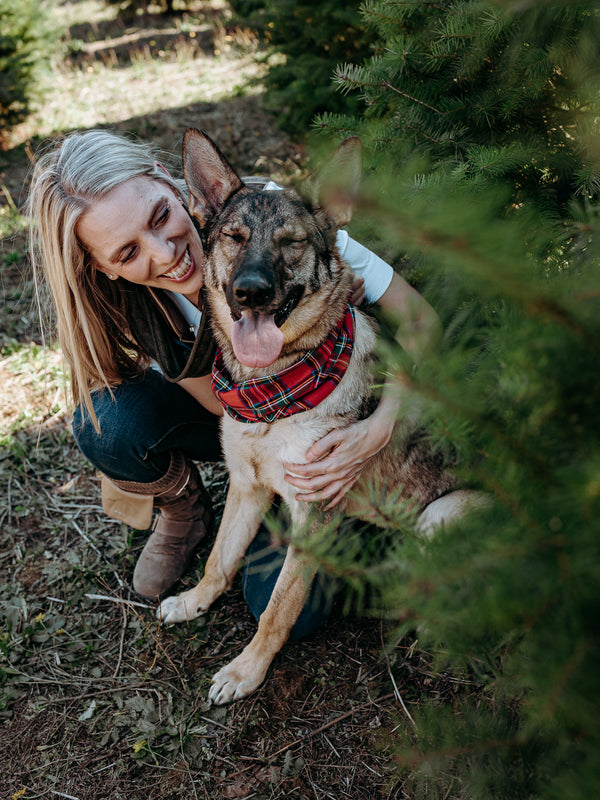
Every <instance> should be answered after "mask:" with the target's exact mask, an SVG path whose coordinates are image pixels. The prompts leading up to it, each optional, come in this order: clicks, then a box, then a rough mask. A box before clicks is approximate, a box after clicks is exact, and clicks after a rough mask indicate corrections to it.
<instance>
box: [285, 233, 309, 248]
mask: <svg viewBox="0 0 600 800" xmlns="http://www.w3.org/2000/svg"><path fill="white" fill-rule="evenodd" d="M307 241H308V239H307V237H306V236H305V237H304V238H302V239H301V238H298V237H294V236H282V237H281V239H280V240H279V246H280V247H302V246H303V245H305V244H306V242H307Z"/></svg>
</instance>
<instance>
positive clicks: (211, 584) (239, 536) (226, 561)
mask: <svg viewBox="0 0 600 800" xmlns="http://www.w3.org/2000/svg"><path fill="white" fill-rule="evenodd" d="M272 499H273V497H272V494H271V493H270V492H269V491H267V490H264V489H261V488H260V487H256V486H249V485H248V484H247V483H245V484H244V485H235V484H234V485H230V487H229V491H228V493H227V500H226V501H225V508H224V510H223V518H222V520H221V524H220V526H219V531H218V533H217V538H216V539H215V543H214V545H213V548H212V550H211V553H210V555H209V557H208V560H207V562H206V566H205V569H204V577H203V578H202V580H201V581H200V583H199V584H198V585H197V586H195V587H194V588H193V589H190V590H189V591H187V592H182V593H181V594H179V595H176V596H174V597H167V598H166V599H165V600H163V601H162V603H161V604H160V606H159V607H158V610H157V616H158V618H159V619H162V620H163V622H166V623H171V622H185V621H186V620H189V619H195V618H196V617H199V616H201V615H202V614H203V613H204V612H205V611H206V610H207V609H208V608H209V607H210V605H211V604H212V603H213V602H214V601H215V600H216V599H217V597H219V596H220V595H221V594H223V592H224V591H226V590H227V589H229V587H230V586H231V582H232V581H233V578H234V576H235V574H236V572H237V570H238V568H239V566H240V563H241V561H242V559H243V557H244V554H245V553H246V550H247V549H248V547H249V545H250V543H251V542H252V540H253V539H254V537H255V536H256V532H257V531H258V528H259V525H260V523H261V522H262V520H263V518H264V516H265V514H266V512H267V510H268V509H269V507H270V505H271V502H272Z"/></svg>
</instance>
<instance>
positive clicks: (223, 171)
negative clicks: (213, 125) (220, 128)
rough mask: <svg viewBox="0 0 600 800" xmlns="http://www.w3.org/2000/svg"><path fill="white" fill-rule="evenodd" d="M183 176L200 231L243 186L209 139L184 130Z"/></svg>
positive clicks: (203, 135) (191, 211)
mask: <svg viewBox="0 0 600 800" xmlns="http://www.w3.org/2000/svg"><path fill="white" fill-rule="evenodd" d="M183 174H184V177H185V182H186V183H187V186H188V189H189V190H190V213H191V214H192V215H193V216H194V217H195V218H196V219H197V220H198V222H199V223H200V225H201V226H202V227H204V226H205V225H206V223H207V222H208V220H209V219H210V218H211V217H212V216H213V215H214V214H216V213H217V212H218V211H220V210H221V209H222V208H223V206H224V205H225V202H226V200H227V198H228V197H229V196H230V195H231V194H233V192H236V191H237V190H238V189H241V187H242V186H243V183H242V181H241V179H240V178H239V177H238V175H237V173H236V171H235V170H234V169H233V167H232V166H231V164H230V163H229V161H227V159H226V158H225V156H224V155H223V154H222V153H221V151H220V150H219V148H218V147H217V145H216V144H215V143H214V142H213V141H212V140H211V138H210V137H209V136H207V135H206V134H205V133H202V132H201V131H198V130H196V129H195V128H188V129H187V131H186V132H185V136H184V137H183Z"/></svg>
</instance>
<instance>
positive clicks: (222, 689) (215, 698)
mask: <svg viewBox="0 0 600 800" xmlns="http://www.w3.org/2000/svg"><path fill="white" fill-rule="evenodd" d="M236 660H237V659H236ZM262 681H263V676H262V675H261V674H259V673H253V672H251V673H247V672H246V671H245V670H242V669H240V668H239V667H238V665H236V664H235V660H234V661H232V662H231V663H230V664H227V665H226V666H225V667H223V668H222V669H220V670H219V671H218V672H217V673H216V675H214V676H213V683H212V686H211V687H210V691H209V692H208V699H209V701H210V702H211V703H213V704H214V705H216V706H222V705H224V704H225V703H232V702H233V701H234V700H241V699H242V698H243V697H247V696H248V695H249V694H252V692H254V691H255V690H256V689H258V687H259V686H260V684H261V683H262Z"/></svg>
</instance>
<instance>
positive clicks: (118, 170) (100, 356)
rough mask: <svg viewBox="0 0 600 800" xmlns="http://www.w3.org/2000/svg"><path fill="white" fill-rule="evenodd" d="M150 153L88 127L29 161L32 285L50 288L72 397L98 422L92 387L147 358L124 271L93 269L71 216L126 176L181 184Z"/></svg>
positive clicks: (126, 373) (111, 382) (178, 188)
mask: <svg viewBox="0 0 600 800" xmlns="http://www.w3.org/2000/svg"><path fill="white" fill-rule="evenodd" d="M155 156H156V154H155V152H154V151H153V150H152V148H150V147H149V146H147V145H145V144H142V143H140V142H137V141H134V140H132V139H129V138H126V137H125V136H122V135H119V134H115V133H110V132H109V131H104V130H91V131H86V132H82V133H73V134H69V135H67V136H65V137H64V138H63V139H62V140H61V141H60V142H58V144H56V145H54V146H53V148H52V150H51V151H49V152H46V153H45V154H43V155H42V156H41V157H40V158H39V159H38V161H37V163H36V165H35V168H34V173H33V179H32V183H31V189H30V192H29V198H28V203H27V210H28V213H29V216H30V219H31V226H30V231H31V239H30V245H31V248H30V249H31V258H32V263H33V268H34V275H35V276H36V285H39V283H40V280H41V281H45V282H47V284H48V286H49V288H50V291H51V294H52V296H53V300H54V305H55V309H56V329H57V334H58V339H59V342H60V345H61V347H62V351H63V355H64V357H65V359H66V360H67V363H68V365H69V368H70V375H71V392H72V395H73V400H74V402H75V403H76V404H81V406H82V410H84V411H87V412H89V414H90V416H91V418H92V420H93V422H94V425H95V426H96V427H97V428H98V422H97V419H96V415H95V413H94V409H93V404H92V398H91V391H92V390H93V389H95V388H100V387H102V386H104V387H106V388H108V389H110V388H111V387H113V386H115V385H117V384H118V383H119V382H120V381H121V380H122V379H123V378H126V377H131V376H133V375H135V374H139V373H140V372H141V371H142V369H143V368H144V367H145V366H146V365H147V358H145V357H144V354H143V353H141V352H139V351H137V349H136V347H135V345H134V344H133V343H132V341H131V340H130V339H129V337H128V325H127V319H126V313H125V312H126V310H125V305H124V297H123V295H124V293H123V291H122V289H123V283H122V279H120V278H119V279H118V280H116V281H111V280H109V279H108V278H107V276H106V275H104V274H103V273H102V272H100V271H99V270H97V269H96V267H95V266H94V263H93V260H92V259H91V258H90V255H89V253H88V252H87V251H86V249H85V248H84V247H83V245H82V243H81V241H80V240H79V238H78V236H77V224H78V222H79V220H80V219H81V217H82V215H83V214H84V213H85V212H86V211H87V210H88V209H89V208H90V206H91V205H92V204H93V203H94V202H95V201H98V200H100V199H102V198H103V197H104V196H105V195H106V194H107V193H108V192H110V191H111V190H112V189H114V188H115V187H116V186H118V185H119V184H121V183H123V182H125V181H127V180H130V179H132V178H139V177H148V178H154V179H156V180H159V181H161V182H162V183H166V184H167V185H169V186H170V187H171V188H172V189H173V190H174V191H175V192H176V193H177V194H181V192H182V189H183V186H182V184H181V183H180V182H178V181H176V180H174V179H173V178H172V177H171V176H170V175H168V173H167V172H166V171H165V170H164V168H163V167H162V166H161V165H160V164H159V163H158V161H157V160H156V157H155Z"/></svg>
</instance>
